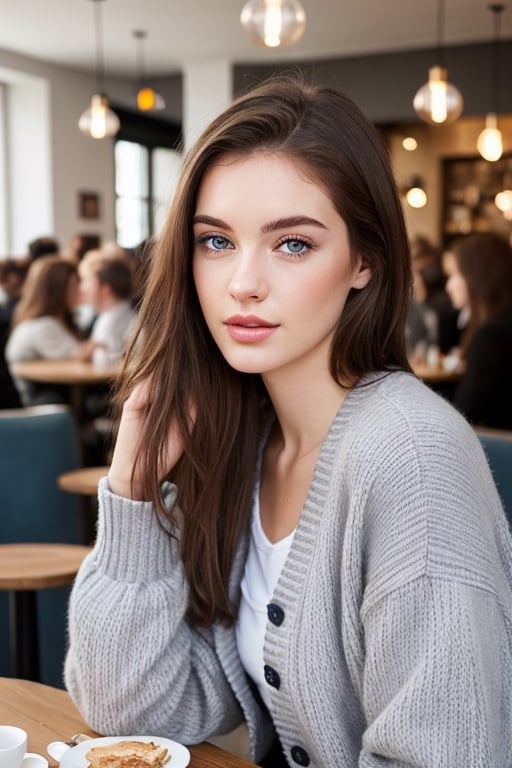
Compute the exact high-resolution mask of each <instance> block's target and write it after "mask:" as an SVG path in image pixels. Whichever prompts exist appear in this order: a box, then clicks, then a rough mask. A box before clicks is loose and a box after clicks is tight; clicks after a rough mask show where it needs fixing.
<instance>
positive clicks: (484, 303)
mask: <svg viewBox="0 0 512 768" xmlns="http://www.w3.org/2000/svg"><path fill="white" fill-rule="evenodd" d="M448 255H449V256H450V257H451V258H450V259H449V264H450V265H451V275H450V277H449V279H448V282H447V284H446V289H447V291H448V293H449V295H450V298H451V300H452V303H453V305H454V306H455V307H456V309H458V310H462V311H465V312H466V313H467V315H468V318H469V319H468V324H467V327H466V329H465V331H464V334H463V336H462V340H461V345H460V350H461V360H462V377H461V380H460V382H459V384H458V385H457V388H456V390H455V395H454V401H453V402H454V405H455V406H456V407H457V408H458V409H459V410H460V411H462V413H464V415H465V416H466V418H467V419H469V421H471V422H472V423H473V424H475V425H476V426H483V427H490V428H495V429H512V395H511V392H512V248H511V247H510V245H509V243H508V242H507V241H506V240H505V239H504V238H503V237H502V236H500V235H498V234H495V233H491V232H486V233H478V234H474V235H468V236H467V237H465V238H462V239H460V240H458V241H456V242H455V243H454V244H453V245H452V246H451V248H450V252H449V254H447V255H446V256H445V261H446V258H447V256H448Z"/></svg>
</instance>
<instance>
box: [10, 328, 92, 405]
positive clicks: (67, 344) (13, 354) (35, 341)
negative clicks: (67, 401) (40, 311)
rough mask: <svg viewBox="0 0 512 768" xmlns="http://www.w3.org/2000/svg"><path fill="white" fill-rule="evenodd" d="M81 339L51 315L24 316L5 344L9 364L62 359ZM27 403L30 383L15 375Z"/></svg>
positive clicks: (73, 350) (19, 389) (22, 397)
mask: <svg viewBox="0 0 512 768" xmlns="http://www.w3.org/2000/svg"><path fill="white" fill-rule="evenodd" d="M79 345H80V341H79V340H78V339H77V338H76V336H73V334H72V333H71V332H70V331H68V329H67V328H66V326H65V325H64V324H63V323H62V322H61V321H60V320H58V319H57V318H56V317H53V316H52V315H44V316H43V317H35V318H33V319H31V320H24V321H23V322H21V323H20V324H19V325H17V326H15V328H13V330H12V331H11V334H10V336H9V339H8V341H7V346H6V348H5V359H6V360H7V362H8V364H9V365H12V364H13V363H19V362H22V361H23V360H39V359H44V358H46V359H50V360H52V359H53V360H59V359H62V358H66V357H72V355H73V353H74V352H75V351H76V350H77V349H78V347H79ZM13 378H14V382H15V384H16V387H17V389H18V391H19V393H20V397H21V401H22V403H23V404H24V405H27V404H28V400H29V384H28V383H27V382H26V381H25V379H20V378H18V377H13Z"/></svg>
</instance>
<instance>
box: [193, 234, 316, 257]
mask: <svg viewBox="0 0 512 768" xmlns="http://www.w3.org/2000/svg"><path fill="white" fill-rule="evenodd" d="M216 237H217V238H219V239H221V240H225V241H226V242H227V243H229V244H230V245H232V243H231V241H230V240H229V238H227V237H226V236H225V235H221V234H218V233H211V232H208V233H205V234H204V235H198V236H197V237H196V238H195V239H194V242H195V243H196V245H203V246H204V247H205V248H206V249H207V250H208V251H210V252H212V253H222V252H223V251H225V250H229V247H228V248H212V247H211V246H210V245H208V241H209V240H213V239H214V238H216ZM286 243H301V244H302V246H303V248H304V249H303V250H301V251H297V252H293V251H284V253H285V255H286V256H288V257H292V258H293V257H294V258H300V257H301V256H304V254H305V253H307V252H308V251H310V250H312V249H313V248H314V247H315V246H314V245H313V243H312V242H311V240H308V239H307V238H305V237H303V236H302V235H285V236H284V237H282V238H281V239H280V240H278V242H277V243H276V245H275V246H274V248H277V249H279V248H281V246H283V245H286Z"/></svg>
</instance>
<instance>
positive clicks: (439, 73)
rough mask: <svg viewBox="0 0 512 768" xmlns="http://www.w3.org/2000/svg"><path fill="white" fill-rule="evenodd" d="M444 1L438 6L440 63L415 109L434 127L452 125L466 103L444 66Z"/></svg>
mask: <svg viewBox="0 0 512 768" xmlns="http://www.w3.org/2000/svg"><path fill="white" fill-rule="evenodd" d="M443 27H444V0H438V5H437V53H436V58H437V61H438V62H439V63H438V64H436V65H435V66H433V67H431V68H430V69H429V72H428V82H427V83H425V85H423V86H422V87H421V88H420V89H419V91H418V92H417V93H416V95H415V97H414V101H413V107H414V110H415V112H416V114H417V115H418V117H420V118H421V119H422V120H424V121H425V122H426V123H431V124H432V125H442V124H448V123H452V122H453V121H454V120H456V119H457V118H458V117H460V115H461V113H462V109H463V106H464V101H463V99H462V96H461V94H460V91H459V90H458V89H457V88H456V87H455V86H454V85H452V84H451V83H449V82H448V71H447V69H446V67H445V66H444V64H443V60H444V47H443Z"/></svg>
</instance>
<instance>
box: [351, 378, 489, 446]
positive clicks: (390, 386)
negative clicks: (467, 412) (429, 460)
mask: <svg viewBox="0 0 512 768" xmlns="http://www.w3.org/2000/svg"><path fill="white" fill-rule="evenodd" d="M347 405H348V399H347ZM350 411H351V412H350V414H349V418H348V423H347V427H348V429H349V431H350V432H351V433H352V435H353V437H354V439H355V440H356V442H357V443H359V446H360V448H361V449H364V446H365V441H368V442H366V445H368V443H370V445H369V448H370V449H371V444H374V445H377V446H380V447H381V449H382V450H385V451H389V450H391V449H392V450H394V451H398V452H400V450H401V449H402V448H405V447H406V446H407V447H409V448H412V447H414V446H416V447H417V449H418V450H419V451H421V452H425V455H427V456H429V455H430V454H432V453H435V452H436V451H442V452H443V453H445V452H446V450H447V448H448V447H449V446H450V445H461V444H463V445H468V444H469V445H475V444H476V438H475V435H474V432H473V430H472V429H471V427H470V425H469V424H468V422H467V421H466V420H465V419H464V418H463V417H462V416H461V414H460V413H459V412H458V411H457V410H456V409H455V408H454V407H453V406H452V405H451V404H450V403H449V402H448V401H447V400H445V399H444V398H442V397H440V396H439V395H438V394H436V393H435V392H434V391H433V390H431V389H430V388H429V387H427V386H426V385H425V384H424V383H423V382H421V381H420V380H419V379H417V378H416V377H415V376H414V375H412V374H409V373H402V372H396V373H388V374H385V373H384V374H381V375H374V376H373V377H371V378H369V379H366V380H363V381H362V382H361V383H360V385H359V386H358V387H357V388H356V390H354V392H353V393H352V396H351V398H350Z"/></svg>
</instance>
